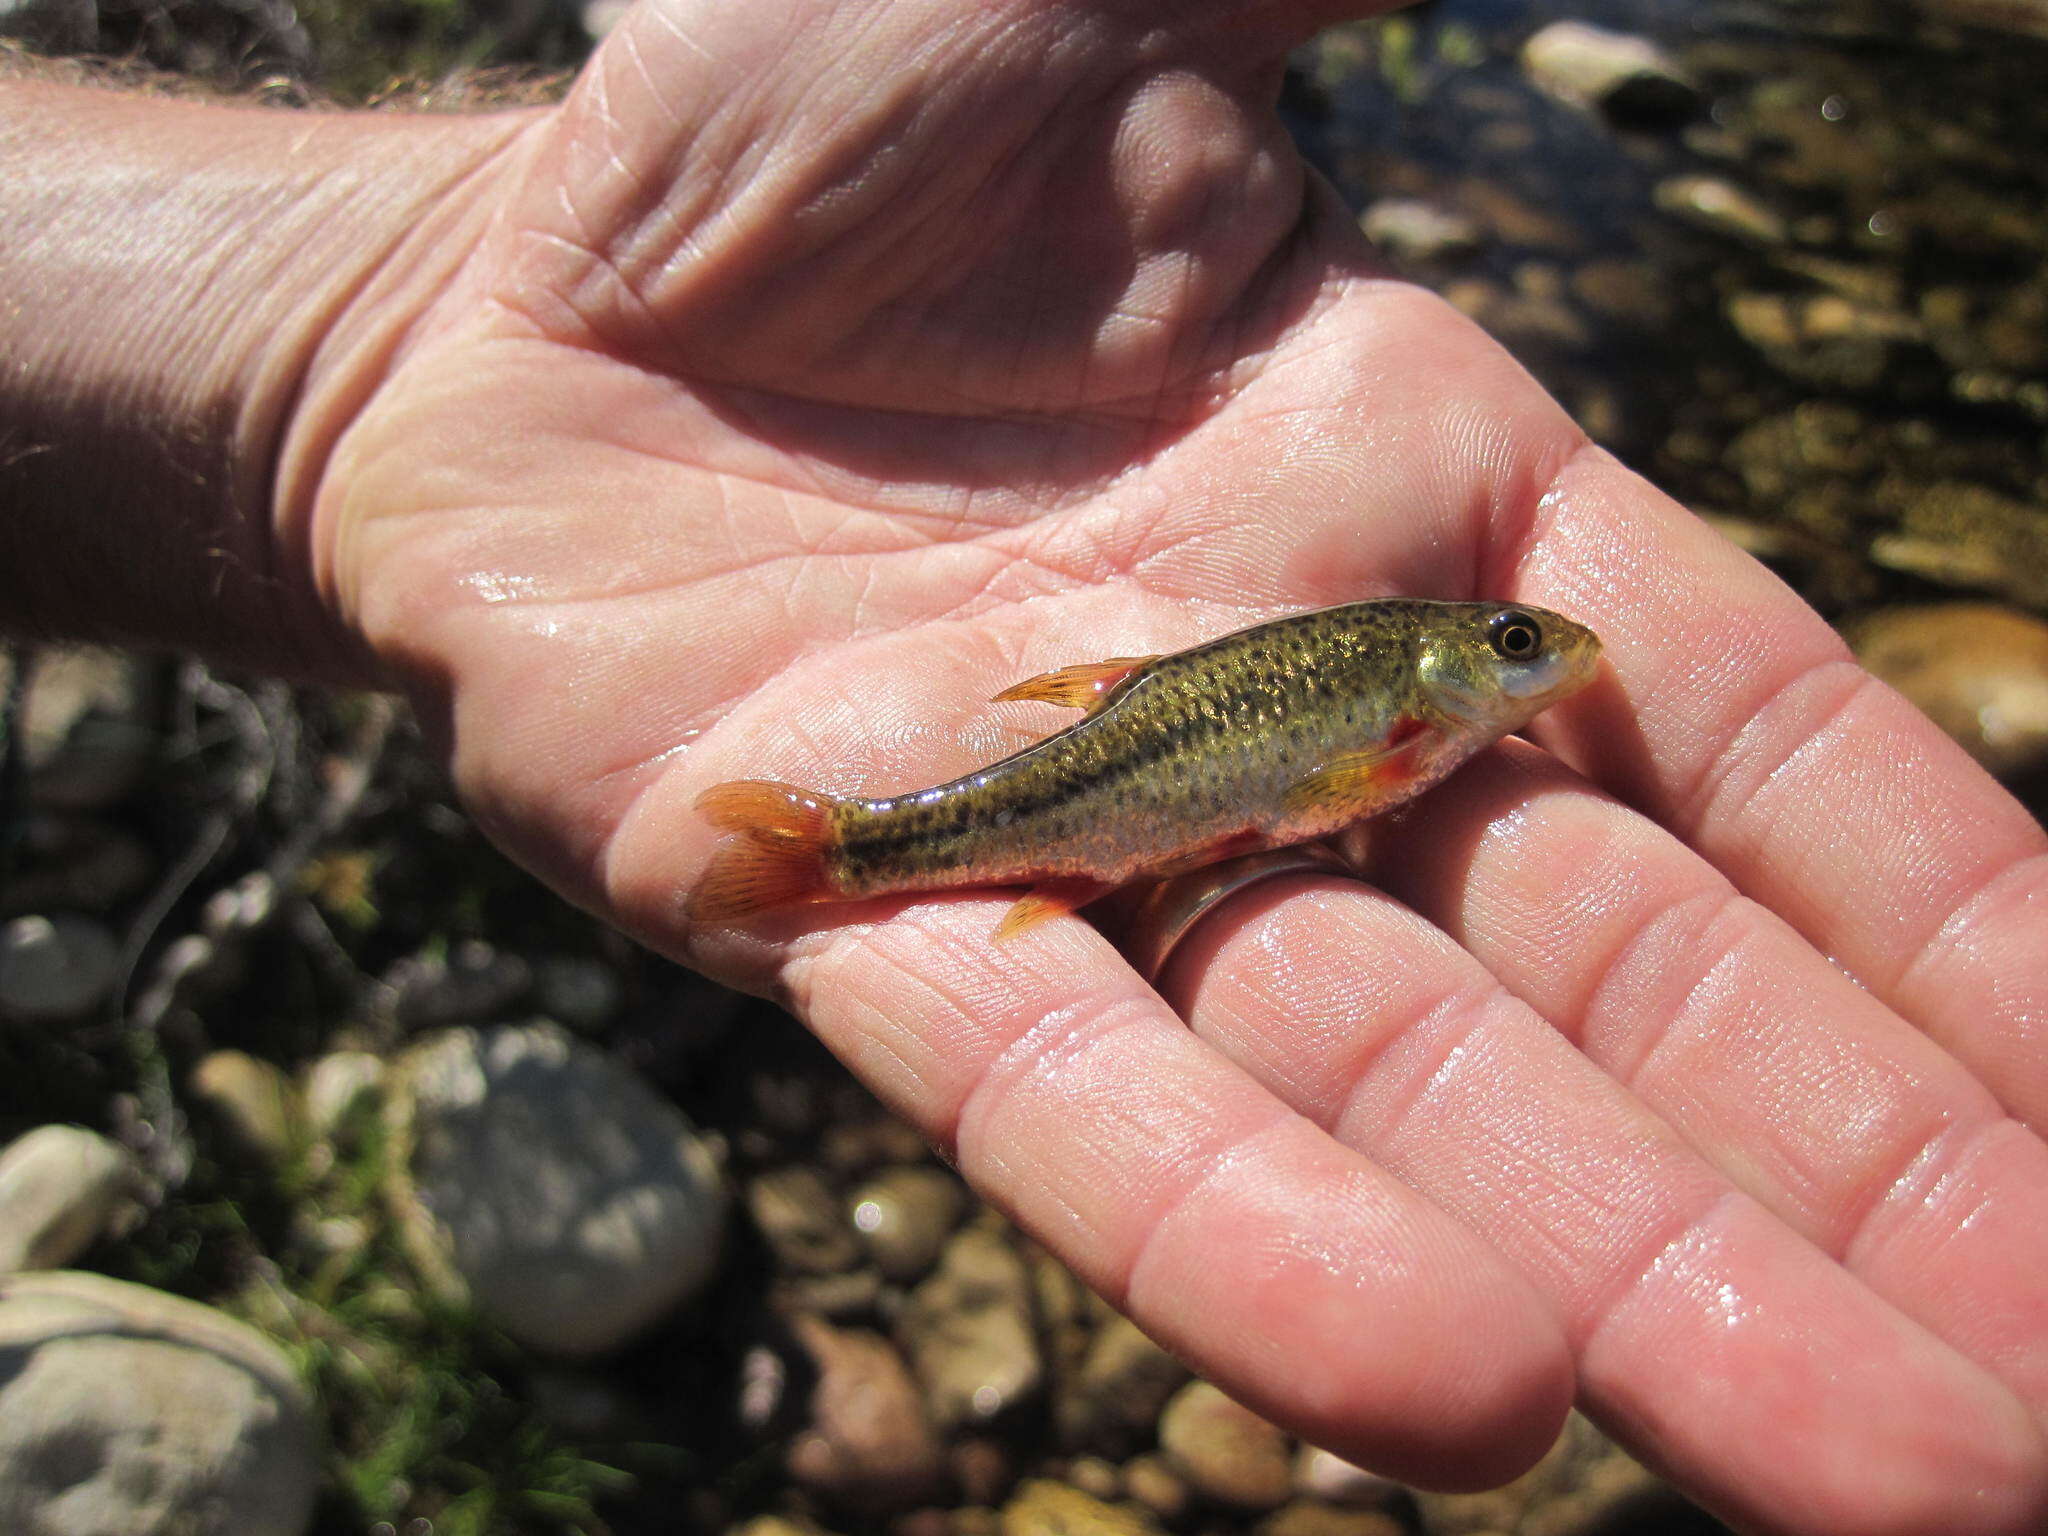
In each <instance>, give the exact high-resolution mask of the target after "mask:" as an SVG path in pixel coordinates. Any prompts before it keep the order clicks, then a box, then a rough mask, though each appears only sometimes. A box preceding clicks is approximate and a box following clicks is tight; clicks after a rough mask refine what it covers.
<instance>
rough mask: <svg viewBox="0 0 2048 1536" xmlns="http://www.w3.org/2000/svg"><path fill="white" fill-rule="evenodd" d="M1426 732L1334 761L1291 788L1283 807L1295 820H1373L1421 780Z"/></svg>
mask: <svg viewBox="0 0 2048 1536" xmlns="http://www.w3.org/2000/svg"><path fill="white" fill-rule="evenodd" d="M1421 736H1422V731H1421V729H1420V728H1419V727H1418V728H1417V729H1415V730H1410V731H1396V732H1395V733H1394V737H1393V739H1392V740H1390V741H1389V742H1388V743H1387V744H1386V745H1385V746H1381V747H1372V748H1369V749H1367V750H1366V751H1363V752H1346V753H1343V754H1341V755H1339V756H1337V757H1333V758H1331V759H1330V761H1328V762H1327V763H1324V764H1323V765H1322V767H1320V768H1318V769H1316V771H1315V772H1313V773H1311V774H1309V775H1308V776H1307V777H1305V778H1303V779H1302V780H1301V781H1300V782H1298V783H1296V784H1295V785H1294V786H1293V787H1291V788H1290V789H1289V790H1288V791H1287V794H1286V797H1285V800H1284V801H1283V804H1284V806H1285V809H1286V812H1287V814H1288V815H1289V816H1307V815H1314V816H1315V817H1316V818H1317V819H1318V820H1321V819H1323V818H1324V817H1325V816H1329V815H1331V814H1333V813H1334V814H1336V815H1340V816H1343V817H1348V818H1351V819H1357V818H1360V817H1365V816H1370V815H1372V814H1373V812H1375V811H1377V810H1379V809H1381V808H1382V807H1383V806H1385V805H1386V804H1387V802H1388V801H1389V800H1390V799H1392V798H1393V797H1394V796H1396V795H1397V794H1398V793H1399V792H1400V789H1401V787H1402V786H1403V785H1404V784H1406V783H1407V782H1408V780H1409V779H1411V778H1413V777H1414V775H1415V767H1416V760H1417V753H1416V750H1415V749H1416V748H1417V747H1418V746H1419V745H1421Z"/></svg>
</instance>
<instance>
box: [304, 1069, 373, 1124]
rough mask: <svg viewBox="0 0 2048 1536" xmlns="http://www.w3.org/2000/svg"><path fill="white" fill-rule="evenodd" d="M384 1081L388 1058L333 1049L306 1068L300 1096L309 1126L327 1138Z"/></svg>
mask: <svg viewBox="0 0 2048 1536" xmlns="http://www.w3.org/2000/svg"><path fill="white" fill-rule="evenodd" d="M383 1084H384V1058H383V1057H381V1056H376V1055H373V1054H372V1053H370V1052H369V1051H329V1052H328V1053H327V1054H326V1055H325V1056H322V1057H321V1058H320V1059H319V1060H318V1061H316V1062H314V1063H313V1064H312V1065H311V1066H310V1067H308V1068H307V1069H306V1075H305V1082H304V1084H303V1086H302V1087H301V1089H300V1099H301V1101H302V1102H303V1103H304V1105H305V1110H306V1128H307V1130H308V1131H310V1132H311V1133H312V1134H313V1135H315V1136H318V1137H320V1138H322V1139H323V1140H324V1139H326V1138H328V1137H331V1136H333V1135H334V1134H335V1132H336V1131H338V1130H339V1129H340V1128H341V1125H342V1122H343V1121H345V1120H347V1119H348V1117H349V1116H350V1115H351V1114H353V1113H354V1112H355V1110H356V1107H357V1106H358V1105H360V1104H362V1103H363V1102H364V1100H366V1099H368V1098H370V1097H371V1096H372V1095H374V1094H375V1093H376V1092H377V1090H378V1089H379V1088H381V1087H382V1086H383Z"/></svg>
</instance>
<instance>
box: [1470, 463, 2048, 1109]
mask: <svg viewBox="0 0 2048 1536" xmlns="http://www.w3.org/2000/svg"><path fill="white" fill-rule="evenodd" d="M1493 575H1494V579H1495V580H1496V581H1497V582H1498V583H1500V590H1503V591H1507V590H1513V591H1515V592H1516V593H1518V594H1520V595H1523V596H1526V597H1527V598H1528V599H1529V600H1530V601H1532V602H1541V603H1545V604H1548V605H1553V606H1556V607H1558V608H1561V609H1562V610H1563V611H1564V612H1566V613H1571V614H1574V615H1577V616H1579V617H1582V618H1585V619H1587V620H1589V621H1591V622H1592V623H1593V624H1594V625H1595V626H1596V627H1597V628H1598V630H1599V632H1600V636H1601V639H1602V641H1603V642H1604V643H1605V646H1606V655H1607V657H1608V659H1609V664H1610V665H1611V667H1612V669H1613V675H1614V678H1615V680H1616V683H1617V685H1618V690H1617V691H1616V692H1613V693H1611V694H1609V695H1608V696H1607V697H1606V698H1605V699H1604V700H1603V699H1601V698H1600V697H1598V696H1597V695H1596V696H1595V697H1594V698H1593V699H1591V700H1589V707H1587V708H1585V709H1582V710H1580V711H1578V712H1577V713H1576V715H1574V716H1573V717H1572V718H1573V720H1574V721H1575V722H1576V725H1575V727H1573V728H1559V727H1551V728H1547V729H1546V730H1545V731H1544V732H1543V739H1544V740H1545V741H1546V743H1550V744H1554V745H1556V746H1557V748H1558V750H1559V751H1560V753H1561V754H1562V755H1564V756H1566V757H1567V758H1568V760H1570V761H1572V762H1574V763H1575V764H1577V765H1580V766H1582V767H1584V768H1585V769H1586V770H1587V771H1588V772H1589V773H1590V774H1591V776H1592V777H1594V778H1595V779H1597V780H1598V781H1600V782H1601V783H1603V784H1605V785H1607V786H1608V787H1610V788H1612V789H1614V790H1616V791H1617V792H1618V793H1620V794H1621V795H1622V797H1623V798H1624V799H1626V800H1628V801H1629V802H1630V803H1632V804H1634V805H1637V806H1639V807H1641V808H1642V809H1644V810H1646V811H1648V812H1649V813H1650V814H1651V815H1652V816H1654V817H1655V818H1656V819H1658V820H1659V821H1661V822H1663V823H1664V824H1665V825H1666V826H1668V827H1670V828H1671V829H1672V830H1673V831H1675V832H1677V833H1678V834H1679V835H1680V836H1682V837H1684V838H1685V839H1686V840H1687V841H1688V842H1690V843H1692V844H1693V845H1694V846H1695V847H1697V848H1698V849H1699V850H1700V851H1701V852H1702V853H1703V854H1705V855H1706V857H1707V858H1709V859H1710V860H1712V861H1713V863H1714V864H1715V865H1716V866H1717V867H1718V868H1719V869H1720V870H1721V871H1722V872H1723V873H1724V874H1726V875H1727V876H1728V877H1729V879H1730V880H1732V881H1733V882H1734V884H1735V885H1736V887H1737V888H1738V889H1740V890H1741V891H1742V892H1743V893H1744V894H1746V895H1748V896H1750V897H1752V898H1754V899H1755V900H1757V901H1759V902H1761V903H1763V904H1764V905H1765V906H1767V907H1770V908H1771V909H1772V910H1773V911H1775V912H1777V913H1778V914H1779V915H1780V916H1782V917H1783V918H1785V919H1786V921H1788V922H1790V923H1791V924H1792V925H1793V926H1794V927H1795V928H1796V929H1798V930H1799V932H1801V933H1802V934H1804V935H1805V936H1806V937H1807V938H1808V939H1810V940H1811V941H1812V942H1813V943H1814V945H1815V946H1816V947H1817V948H1819V949H1820V950H1821V951H1822V952H1824V953H1826V954H1828V955H1830V956H1832V957H1833V958H1834V959H1836V960H1837V961H1838V962H1839V963H1840V964H1842V965H1843V966H1845V967H1846V968H1847V969H1848V970H1849V971H1850V973H1851V974H1853V975H1854V976H1855V977H1856V978H1857V979H1858V980H1859V981H1861V982H1862V983H1863V984H1864V985H1865V986H1866V987H1868V988H1869V989H1870V990H1871V991H1872V992H1873V993H1874V994H1876V995H1877V996H1878V997H1879V998H1881V999H1882V1000H1884V1001H1885V1002H1887V1003H1889V1004H1891V1005H1892V1006H1893V1007H1894V1008H1896V1009H1897V1010H1899V1011H1900V1012H1901V1013H1902V1014H1904V1015H1905V1016H1906V1017H1907V1018H1909V1019H1911V1020H1912V1021H1913V1022H1914V1023H1915V1024H1917V1025H1918V1026H1920V1027H1921V1028H1922V1029H1924V1030H1926V1031H1927V1032H1928V1034H1930V1035H1931V1036H1932V1037H1933V1038H1934V1039H1935V1040H1937V1041H1939V1042H1940V1043H1941V1044H1942V1045H1944V1046H1946V1047H1947V1048H1948V1049H1949V1050H1950V1051H1951V1052H1953V1053H1954V1054H1955V1055H1956V1056H1957V1057H1958V1058H1960V1059H1961V1060H1962V1061H1963V1062H1965V1063H1966V1064H1968V1065H1969V1066H1970V1067H1971V1069H1972V1070H1973V1071H1975V1072H1976V1073H1977V1074H1978V1076H1979V1077H1980V1078H1982V1079H1983V1081H1984V1082H1985V1084H1986V1085H1987V1086H1988V1087H1989V1088H1990V1089H1991V1091H1992V1092H1993V1093H1995V1094H1996V1095H1997V1096H1998V1097H1999V1099H2000V1101H2001V1102H2002V1103H2003V1104H2004V1105H2005V1106H2006V1107H2007V1108H2008V1109H2009V1110H2010V1111H2011V1112H2012V1113H2013V1114H2014V1115H2015V1116H2017V1117H2018V1118H2020V1119H2021V1120H2023V1121H2025V1122H2026V1123H2027V1124H2028V1125H2030V1126H2032V1127H2033V1128H2034V1129H2035V1130H2037V1131H2038V1130H2041V1129H2042V1128H2043V1127H2048V945H2044V944H2042V943H2041V934H2042V931H2043V923H2044V919H2048V838H2044V837H2043V835H2042V832H2041V829H2040V828H2039V827H2038V826H2036V825H2035V824H2034V823H2033V821H2032V820H2031V819H2030V818H2029V817H2028V816H2027V814H2026V812H2025V811H2023V810H2022V809H2021V808H2020V806H2019V805H2018V804H2017V803H2016V802H2015V801H2013V800H2012V799H2011V798H2010V797H2009V796H2007V795H2006V794H2005V793H2004V792H2003V791H2001V790H2000V789H1999V788H1998V787H1997V786H1996V785H1995V784H1993V783H1992V782H1991V781H1990V779H1989V778H1988V777H1987V776H1986V775H1985V774H1984V773H1983V771H1982V770H1981V769H1979V768H1978V767H1977V766H1976V765H1975V764H1974V763H1972V762H1971V761H1970V760H1969V758H1968V757H1967V756H1966V755H1965V754H1964V753H1963V752H1962V751H1961V749H1960V748H1958V747H1956V746H1955V745H1954V744H1953V743H1951V742H1950V741H1949V740H1948V739H1947V738H1946V737H1944V736H1943V735H1942V734H1941V733H1940V732H1939V731H1938V730H1937V729H1936V728H1935V727H1934V726H1933V725H1932V724H1931V723H1930V722H1929V721H1928V720H1927V719H1926V718H1925V717H1923V716H1922V715H1920V714H1919V713H1918V712H1917V711H1915V710H1914V709H1913V708H1912V707H1911V706H1909V705H1908V704H1906V703H1905V702H1904V701H1903V700H1902V699H1900V698H1899V697H1898V696H1897V695H1896V694H1894V693H1893V692H1892V691H1891V690H1889V689H1888V688H1885V687H1884V686H1883V685H1882V684H1879V683H1877V682H1875V681H1874V680H1872V679H1871V678H1870V677H1869V676H1868V675H1867V674H1865V673H1864V672H1863V671H1862V670H1861V669H1860V668H1858V667H1856V666H1855V665H1854V664H1853V663H1852V662H1851V661H1849V659H1848V656H1847V652H1846V651H1845V650H1844V649H1843V647H1842V645H1841V642H1840V641H1839V640H1837V639H1836V638H1835V637H1834V636H1833V634H1832V633H1831V632H1830V631H1829V630H1828V629H1827V627H1826V626H1825V625H1824V624H1822V623H1821V621H1820V619H1819V618H1818V617H1817V616H1815V615H1814V614H1813V612H1812V611H1811V610H1810V609H1808V608H1807V607H1806V606H1805V605H1804V604H1802V603H1800V602H1799V601H1798V600H1797V599H1796V598H1795V597H1793V596H1792V594H1791V593H1790V592H1788V591H1786V590H1785V589H1784V588H1783V587H1782V586H1781V585H1779V584H1778V582H1777V581H1776V580H1775V579H1774V578H1773V577H1771V576H1770V575H1769V574H1768V573H1767V572H1765V571H1764V570H1763V568H1762V567H1761V566H1758V565H1756V564H1755V563H1754V562H1753V561H1751V560H1749V559H1748V558H1747V557H1746V556H1743V555H1741V554H1739V553H1737V552H1736V551H1735V550H1734V548H1733V547H1732V546H1730V545H1728V544H1727V543H1726V542H1725V541H1724V540H1722V539H1721V538H1720V537H1719V535H1717V534H1715V533H1713V532H1712V531H1711V530H1709V529H1708V528H1707V527H1706V526H1705V525H1704V524H1701V523H1699V522H1698V521H1697V520H1696V519H1693V518H1692V517H1691V516H1690V515H1688V514H1687V513H1685V512H1684V511H1683V510H1682V509H1681V508H1679V507H1677V506H1676V505H1675V504H1673V503H1672V502H1670V501H1669V500H1668V499H1666V498H1665V497H1663V496H1660V495H1658V494H1657V493H1656V492H1654V491H1652V490H1650V489H1649V488H1648V487H1647V486H1646V485H1645V484H1644V483H1643V482H1642V481H1640V480H1639V479H1637V478H1636V477H1635V476H1633V475H1631V474H1629V473H1627V472H1626V471H1625V470H1623V469H1621V468H1620V467H1619V466H1618V465H1617V464H1615V463H1614V461H1613V460H1612V459H1610V458H1608V457H1607V456H1606V455H1604V454H1601V453H1597V452H1588V453H1584V454H1581V455H1580V456H1579V457H1578V458H1576V459H1574V460H1573V461H1572V462H1571V463H1570V464H1569V465H1567V466H1566V468H1565V469H1564V470H1563V472H1562V473H1560V474H1559V475H1558V477H1557V478H1556V480H1555V482H1554V483H1553V485H1552V486H1551V488H1550V491H1549V494H1548V495H1547V496H1546V497H1544V499H1543V501H1542V503H1541V504H1540V506H1539V508H1538V510H1537V512H1536V514H1535V517H1534V521H1533V523H1532V525H1531V526H1530V527H1528V528H1527V529H1526V530H1524V531H1523V532H1522V533H1521V534H1520V535H1517V536H1513V537H1511V538H1510V539H1509V540H1508V545H1507V551H1506V553H1505V555H1504V557H1503V564H1502V565H1501V566H1500V567H1499V568H1497V569H1496V570H1495V572H1494V573H1493Z"/></svg>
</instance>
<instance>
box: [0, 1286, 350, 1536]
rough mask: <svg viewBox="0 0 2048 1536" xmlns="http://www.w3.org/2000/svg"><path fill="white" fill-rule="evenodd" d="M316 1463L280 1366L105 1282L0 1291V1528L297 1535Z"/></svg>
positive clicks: (237, 1337) (195, 1308) (174, 1303)
mask: <svg viewBox="0 0 2048 1536" xmlns="http://www.w3.org/2000/svg"><path fill="white" fill-rule="evenodd" d="M319 1478H320V1460H319V1453H318V1447H317V1436H316V1431H315V1428H314V1419H313V1411H312V1404H311V1402H310V1400H309V1399H308V1397H307V1394H306V1391H305V1389H304V1388H303V1387H302V1386H301V1385H300V1384H299V1380H298V1377H297V1375H296V1374H295V1372H294V1371H293V1369H292V1364H291V1362H290V1360H289V1359H287V1358H286V1356H285V1354H284V1352H283V1351H282V1350H280V1349H279V1348H278V1347H277V1346H276V1345H275V1344H273V1343H271V1342H270V1341H269V1340H268V1339H266V1338H264V1337H263V1336H262V1335H261V1334H259V1333H257V1332H256V1331H255V1330H254V1329H252V1328H249V1327H247V1326H246V1325H244V1324H242V1323H239V1322H236V1321H235V1320H234V1319H233V1318H230V1317H228V1316H226V1315H225V1314H223V1313H220V1312H216V1311H214V1310H213V1309H212V1308H211V1307H204V1306H201V1305H199V1304H198V1303H197V1302H193V1301H187V1300H184V1299H183V1298H181V1297H176V1296H167V1295H165V1294H164V1293H163V1292H161V1291H154V1290H151V1289H149V1288H148V1287H146V1286H140V1285H131V1284H128V1283H127V1282H125V1281H121V1280H110V1279H108V1278H106V1277H105V1276H103V1275H87V1274H79V1273H75V1272H72V1271H68V1270H52V1271H46V1272H41V1273H36V1274H25V1275H12V1276H8V1277H5V1278H0V1530H6V1531H21V1532H31V1531H32V1532H35V1533H37V1536H102V1533H106V1532H115V1531H118V1532H121V1533H122V1536H186V1533H191V1536H298V1533H299V1532H301V1531H303V1530H304V1529H305V1526H306V1522H307V1520H308V1518H309V1517H310V1515H311V1513H312V1506H313V1497H314V1493H315V1491H316V1489H317V1488H318V1486H319Z"/></svg>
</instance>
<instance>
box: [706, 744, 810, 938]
mask: <svg viewBox="0 0 2048 1536" xmlns="http://www.w3.org/2000/svg"><path fill="white" fill-rule="evenodd" d="M836 803H837V802H836V800H835V799H834V797H833V796H831V795H825V794H820V793H818V792H817V791H816V790H809V789H799V788H797V786H796V785H794V784H780V783H777V782H776V781H775V780H773V779H734V780H731V781H730V782H728V783H724V784H714V785H713V786H712V787H711V788H710V789H707V790H706V791H704V793H703V794H701V795H699V796H698V797H697V809H698V810H700V811H702V812H703V813H704V814H705V816H706V817H708V818H709V819H710V821H711V822H712V824H713V825H714V826H716V827H717V828H718V829H719V830H720V831H722V832H733V833H737V834H738V836H736V837H733V838H730V839H728V840H727V841H726V842H725V843H724V844H722V845H721V846H720V847H719V849H718V851H717V852H716V853H714V854H712V856H711V865H710V867H709V868H708V869H706V870H705V872H704V877H703V878H702V879H701V880H699V881H698V882H697V889H696V890H695V891H694V892H692V893H691V895H690V904H689V916H690V921H692V922H696V923H716V922H723V921H725V920H726V919H727V918H733V917H746V916H748V915H749V914H751V913H755V912H763V911H766V910H768V909H769V908H771V907H786V906H794V905H797V904H798V903H800V902H807V901H828V900H830V899H831V898H832V897H833V896H834V895H835V894H836V892H835V891H834V890H833V888H832V882H831V876H830V873H829V872H828V871H827V869H826V868H825V853H826V850H827V849H828V848H829V847H830V846H831V842H832V820H831V817H832V807H833V806H834V804H836Z"/></svg>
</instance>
